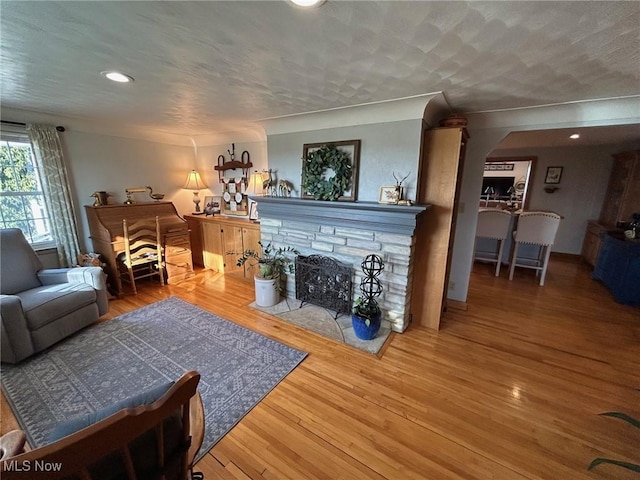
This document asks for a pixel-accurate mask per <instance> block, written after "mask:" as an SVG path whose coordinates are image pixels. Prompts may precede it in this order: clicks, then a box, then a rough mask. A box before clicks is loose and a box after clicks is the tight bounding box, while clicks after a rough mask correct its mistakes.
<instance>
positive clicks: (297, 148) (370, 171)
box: [267, 120, 422, 202]
mask: <svg viewBox="0 0 640 480" xmlns="http://www.w3.org/2000/svg"><path fill="white" fill-rule="evenodd" d="M421 128H422V120H404V121H396V122H387V123H376V124H370V125H358V126H346V127H340V128H327V129H323V130H312V131H303V132H296V133H283V134H276V135H268V136H267V143H268V151H269V167H270V168H272V169H273V170H275V171H276V174H277V177H278V179H279V180H283V179H284V180H288V181H290V182H292V183H293V185H294V187H295V189H296V192H295V196H300V183H301V181H302V148H303V145H304V144H305V143H320V142H337V141H341V140H360V141H361V144H360V167H359V175H358V177H359V181H358V198H357V200H358V201H363V202H375V201H377V200H378V191H379V188H380V187H381V186H383V185H395V180H394V178H393V172H396V176H397V175H402V176H403V177H404V176H405V175H407V174H409V173H410V175H409V177H408V178H407V180H405V182H404V185H405V186H406V187H405V197H406V198H409V199H412V200H415V198H416V181H417V174H418V160H419V153H420V132H421Z"/></svg>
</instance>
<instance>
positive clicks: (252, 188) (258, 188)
mask: <svg viewBox="0 0 640 480" xmlns="http://www.w3.org/2000/svg"><path fill="white" fill-rule="evenodd" d="M263 194H264V180H263V178H262V174H261V173H259V172H258V171H257V170H256V171H254V172H253V173H252V174H251V177H250V178H249V186H248V187H247V195H251V196H254V197H257V196H262V195H263Z"/></svg>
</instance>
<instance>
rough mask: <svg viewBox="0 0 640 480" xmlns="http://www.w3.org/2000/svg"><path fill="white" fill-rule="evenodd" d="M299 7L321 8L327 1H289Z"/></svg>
mask: <svg viewBox="0 0 640 480" xmlns="http://www.w3.org/2000/svg"><path fill="white" fill-rule="evenodd" d="M289 1H290V2H291V3H293V4H294V5H297V6H299V7H319V6H320V5H322V4H323V3H324V1H325V0H289Z"/></svg>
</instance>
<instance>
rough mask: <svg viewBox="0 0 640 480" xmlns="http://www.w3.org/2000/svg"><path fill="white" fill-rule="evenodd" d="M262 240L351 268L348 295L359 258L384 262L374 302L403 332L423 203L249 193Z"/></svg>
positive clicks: (357, 276)
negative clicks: (252, 195)
mask: <svg viewBox="0 0 640 480" xmlns="http://www.w3.org/2000/svg"><path fill="white" fill-rule="evenodd" d="M252 199H253V200H256V201H257V202H258V210H259V212H260V230H261V237H262V242H263V244H265V245H266V244H268V243H272V244H273V246H275V247H279V246H284V247H286V246H292V247H294V248H296V249H298V250H299V251H300V254H301V255H325V256H328V257H331V258H334V259H336V260H338V261H340V262H343V263H345V264H347V265H352V266H353V269H354V279H353V291H352V297H353V299H354V300H355V298H357V297H358V296H359V295H360V289H359V286H360V280H361V279H362V277H363V273H362V269H361V266H360V264H361V262H362V259H363V258H364V257H365V256H367V255H369V254H371V253H374V254H377V255H380V256H381V257H382V259H383V260H384V263H385V266H384V272H383V273H382V274H381V276H380V280H381V283H382V285H383V287H384V291H383V293H382V295H381V296H380V298H379V299H378V300H379V304H380V307H381V309H382V310H383V321H384V322H387V323H388V324H389V326H390V327H391V329H392V330H394V331H396V332H403V331H404V330H405V329H406V328H407V326H408V325H409V322H410V320H411V311H410V306H411V283H412V278H413V275H412V269H413V262H412V259H413V254H414V245H415V226H416V222H417V220H418V217H419V215H421V214H422V213H423V212H424V211H425V210H426V209H427V208H428V207H427V206H399V205H382V204H377V203H372V202H323V201H315V200H301V199H295V198H278V197H255V198H252ZM287 296H288V297H291V298H295V279H294V278H288V279H287Z"/></svg>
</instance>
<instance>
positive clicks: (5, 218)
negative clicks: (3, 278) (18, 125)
mask: <svg viewBox="0 0 640 480" xmlns="http://www.w3.org/2000/svg"><path fill="white" fill-rule="evenodd" d="M0 222H1V223H0V226H1V227H2V228H19V229H20V230H22V232H23V233H24V236H25V237H26V238H27V240H28V241H29V242H30V243H31V244H32V245H33V247H34V248H47V247H53V246H54V242H53V235H52V233H51V225H50V223H49V215H48V212H47V208H46V204H45V200H44V195H43V193H42V186H41V184H40V178H39V176H38V171H37V169H36V168H35V163H34V157H33V150H32V149H31V144H30V143H29V140H28V137H27V136H26V134H14V133H9V134H7V133H6V132H2V137H1V140H0Z"/></svg>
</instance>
